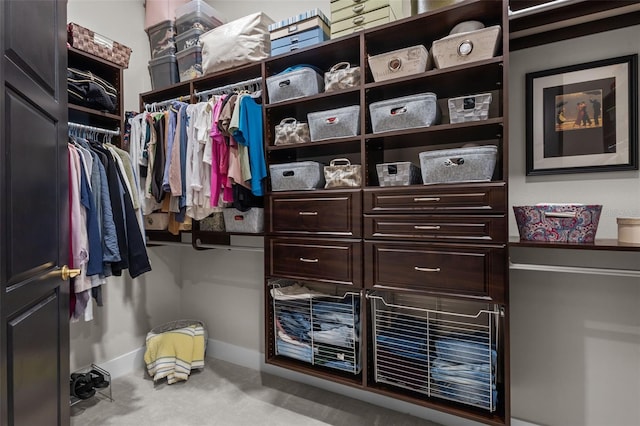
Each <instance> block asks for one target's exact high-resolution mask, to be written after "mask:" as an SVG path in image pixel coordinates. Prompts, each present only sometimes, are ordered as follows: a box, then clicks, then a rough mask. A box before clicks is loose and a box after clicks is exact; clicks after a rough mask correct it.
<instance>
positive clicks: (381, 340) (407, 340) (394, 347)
mask: <svg viewBox="0 0 640 426" xmlns="http://www.w3.org/2000/svg"><path fill="white" fill-rule="evenodd" d="M376 345H378V350H380V351H386V352H389V353H393V354H395V355H398V356H401V357H405V358H413V359H419V360H425V361H426V360H428V351H427V340H426V338H424V339H415V338H411V337H408V336H406V335H405V336H402V335H387V334H382V333H379V334H378V335H377V336H376Z"/></svg>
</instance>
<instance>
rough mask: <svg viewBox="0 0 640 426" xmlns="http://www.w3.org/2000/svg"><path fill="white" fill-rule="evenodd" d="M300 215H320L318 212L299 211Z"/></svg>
mask: <svg viewBox="0 0 640 426" xmlns="http://www.w3.org/2000/svg"><path fill="white" fill-rule="evenodd" d="M298 214H299V215H300V216H318V212H298Z"/></svg>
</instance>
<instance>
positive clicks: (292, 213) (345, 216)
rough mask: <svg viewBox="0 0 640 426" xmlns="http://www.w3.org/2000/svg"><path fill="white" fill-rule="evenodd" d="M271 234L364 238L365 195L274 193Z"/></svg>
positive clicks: (269, 199) (271, 200)
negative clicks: (363, 212)
mask: <svg viewBox="0 0 640 426" xmlns="http://www.w3.org/2000/svg"><path fill="white" fill-rule="evenodd" d="M268 203H269V207H270V209H269V210H270V215H269V217H268V219H267V224H268V225H267V226H268V228H267V232H268V233H280V234H282V233H287V234H307V235H308V234H315V235H334V236H342V237H353V238H360V237H362V192H361V191H360V190H357V191H340V192H335V193H334V192H333V191H331V192H329V191H326V192H323V193H322V194H319V195H308V194H304V195H302V196H300V195H298V194H290V195H284V194H271V195H270V196H269V198H268Z"/></svg>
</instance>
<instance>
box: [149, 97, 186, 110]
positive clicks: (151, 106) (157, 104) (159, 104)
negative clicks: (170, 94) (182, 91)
mask: <svg viewBox="0 0 640 426" xmlns="http://www.w3.org/2000/svg"><path fill="white" fill-rule="evenodd" d="M189 101H191V96H190V95H185V96H178V97H177V98H172V99H166V100H164V101H158V102H151V103H145V104H144V109H145V110H147V111H149V109H151V110H154V109H155V108H158V107H160V108H161V107H163V106H167V105H169V104H171V103H173V102H189Z"/></svg>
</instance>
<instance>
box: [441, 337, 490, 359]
mask: <svg viewBox="0 0 640 426" xmlns="http://www.w3.org/2000/svg"><path fill="white" fill-rule="evenodd" d="M476 340H477V341H476ZM435 347H436V356H437V357H438V358H440V359H441V360H443V361H447V362H453V363H458V364H468V363H476V364H478V363H487V364H488V363H489V361H491V364H492V365H493V366H495V363H496V357H497V355H498V354H497V353H496V351H495V349H493V348H491V347H490V345H489V344H488V343H487V342H483V341H482V338H481V337H477V336H464V338H460V337H458V338H442V339H437V340H436V341H435Z"/></svg>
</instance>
